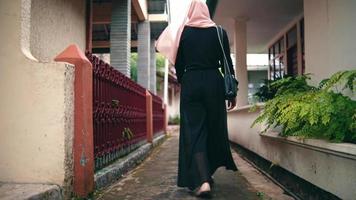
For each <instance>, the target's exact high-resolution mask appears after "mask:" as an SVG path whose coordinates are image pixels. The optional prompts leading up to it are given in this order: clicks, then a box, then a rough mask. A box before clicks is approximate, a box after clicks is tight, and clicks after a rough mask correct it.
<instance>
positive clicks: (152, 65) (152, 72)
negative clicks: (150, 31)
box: [150, 38, 157, 94]
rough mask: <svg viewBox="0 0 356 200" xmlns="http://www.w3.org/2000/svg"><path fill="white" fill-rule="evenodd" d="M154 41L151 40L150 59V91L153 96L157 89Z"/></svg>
mask: <svg viewBox="0 0 356 200" xmlns="http://www.w3.org/2000/svg"><path fill="white" fill-rule="evenodd" d="M155 41H156V40H155V39H154V38H151V47H150V48H151V50H150V54H151V58H150V89H151V91H152V92H153V94H157V88H156V81H157V79H156V71H157V70H156V48H155Z"/></svg>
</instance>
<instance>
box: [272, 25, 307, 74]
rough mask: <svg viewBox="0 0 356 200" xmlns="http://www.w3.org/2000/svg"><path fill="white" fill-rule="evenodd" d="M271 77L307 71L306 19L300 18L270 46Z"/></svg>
mask: <svg viewBox="0 0 356 200" xmlns="http://www.w3.org/2000/svg"><path fill="white" fill-rule="evenodd" d="M268 59H269V78H270V79H272V80H274V79H278V78H282V77H283V76H284V75H290V76H296V75H298V74H304V73H305V61H304V19H303V18H302V19H300V20H298V21H297V22H296V24H295V25H294V26H292V27H291V28H290V29H289V30H288V31H286V33H284V34H283V36H282V37H281V38H279V39H278V40H277V41H276V42H274V43H273V44H272V45H271V46H270V47H269V48H268Z"/></svg>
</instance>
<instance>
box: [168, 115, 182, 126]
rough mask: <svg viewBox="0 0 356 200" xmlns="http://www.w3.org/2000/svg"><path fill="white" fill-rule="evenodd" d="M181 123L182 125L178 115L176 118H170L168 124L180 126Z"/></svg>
mask: <svg viewBox="0 0 356 200" xmlns="http://www.w3.org/2000/svg"><path fill="white" fill-rule="evenodd" d="M179 123H180V117H179V115H176V116H174V117H171V116H169V119H168V124H170V125H179Z"/></svg>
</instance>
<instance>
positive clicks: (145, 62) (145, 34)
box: [137, 20, 151, 90]
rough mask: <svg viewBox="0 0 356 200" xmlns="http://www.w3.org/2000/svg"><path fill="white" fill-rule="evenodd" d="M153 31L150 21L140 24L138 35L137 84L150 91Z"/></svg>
mask: <svg viewBox="0 0 356 200" xmlns="http://www.w3.org/2000/svg"><path fill="white" fill-rule="evenodd" d="M150 33H151V31H150V22H149V21H148V20H146V21H143V22H139V23H138V33H137V52H138V60H137V83H138V84H140V85H141V86H142V87H144V88H146V89H148V90H150V76H151V75H150V57H151V55H150V53H151V48H150V45H151V34H150Z"/></svg>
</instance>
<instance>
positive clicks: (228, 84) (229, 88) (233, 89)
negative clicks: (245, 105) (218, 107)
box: [216, 26, 239, 100]
mask: <svg viewBox="0 0 356 200" xmlns="http://www.w3.org/2000/svg"><path fill="white" fill-rule="evenodd" d="M216 32H217V33H218V38H219V43H220V46H221V50H222V52H223V56H224V59H223V60H224V61H223V66H224V82H225V99H227V100H231V99H234V98H235V97H236V95H237V91H238V88H237V86H238V85H239V82H238V81H237V80H236V79H235V77H234V75H232V74H231V72H230V67H229V63H228V62H227V59H226V54H225V51H224V47H223V43H222V38H223V32H222V28H221V27H220V26H219V27H218V26H216Z"/></svg>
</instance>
